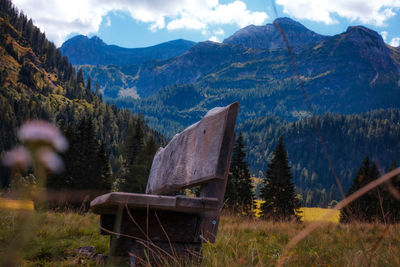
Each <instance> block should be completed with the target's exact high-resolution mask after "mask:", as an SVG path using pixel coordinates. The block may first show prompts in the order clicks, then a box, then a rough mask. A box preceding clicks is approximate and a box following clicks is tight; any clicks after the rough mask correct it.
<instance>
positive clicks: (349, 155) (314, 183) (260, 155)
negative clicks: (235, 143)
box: [238, 109, 400, 206]
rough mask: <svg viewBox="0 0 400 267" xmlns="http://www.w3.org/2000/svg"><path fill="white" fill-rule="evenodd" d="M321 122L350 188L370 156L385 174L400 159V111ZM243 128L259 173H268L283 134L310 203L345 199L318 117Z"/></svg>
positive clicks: (252, 123)
mask: <svg viewBox="0 0 400 267" xmlns="http://www.w3.org/2000/svg"><path fill="white" fill-rule="evenodd" d="M315 120H316V124H317V125H318V128H319V129H320V133H321V136H322V138H323V140H324V142H325V144H326V147H327V150H328V153H329V155H330V157H331V159H332V162H333V166H334V168H335V172H336V174H337V175H338V177H339V179H340V181H341V183H342V185H343V187H344V191H345V192H346V190H347V189H348V188H349V187H350V186H351V183H352V181H353V177H354V175H355V173H356V171H357V170H358V168H359V166H360V164H361V162H362V160H363V159H364V158H365V156H369V157H370V158H371V159H372V160H374V161H375V162H376V164H377V166H378V168H379V170H380V172H381V173H385V172H386V171H387V170H388V169H389V167H390V165H391V164H392V162H393V161H395V160H398V159H399V158H400V142H399V140H400V110H399V109H389V110H379V111H374V112H370V113H365V114H359V115H338V114H326V115H323V116H318V117H316V119H315ZM238 128H239V130H241V131H242V133H243V138H244V142H245V144H246V145H247V148H248V163H249V167H250V169H251V171H252V172H253V174H256V176H258V177H263V176H264V173H263V172H264V171H265V169H266V167H267V163H268V162H269V160H270V157H271V154H272V151H273V149H274V148H275V146H276V145H277V142H278V140H279V137H280V136H282V137H283V139H284V142H285V144H286V149H287V150H288V154H289V159H290V161H291V165H292V172H293V174H294V182H295V184H296V187H297V190H298V192H299V193H301V194H302V197H303V201H304V204H306V205H308V206H310V205H311V206H326V205H327V204H329V202H330V200H332V199H340V198H341V197H340V192H339V190H338V188H337V187H336V185H335V184H336V182H335V178H334V176H333V174H332V171H331V170H330V169H329V164H328V161H327V158H326V156H325V153H324V151H323V148H322V145H321V143H320V141H319V138H318V135H317V131H316V129H315V126H314V123H313V122H312V119H304V120H300V121H297V122H286V121H283V120H282V119H279V118H277V117H264V118H258V119H254V120H249V121H246V122H245V123H243V124H241V125H240V126H239V127H238Z"/></svg>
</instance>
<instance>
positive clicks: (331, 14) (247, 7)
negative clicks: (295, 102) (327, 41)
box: [13, 0, 400, 47]
mask: <svg viewBox="0 0 400 267" xmlns="http://www.w3.org/2000/svg"><path fill="white" fill-rule="evenodd" d="M13 3H14V4H15V5H16V6H17V7H18V8H19V9H21V10H23V11H24V13H25V14H27V15H28V17H31V18H32V19H33V20H34V22H35V24H36V25H38V26H39V27H40V28H41V29H42V30H44V31H45V32H46V35H47V37H48V38H49V39H50V40H52V41H54V42H55V43H56V44H57V45H58V46H60V45H61V44H62V42H63V41H65V40H66V39H68V38H70V37H72V36H74V35H76V34H84V35H88V36H93V35H97V36H99V37H100V38H101V39H103V40H104V41H105V42H106V43H108V44H116V45H119V46H123V47H144V46H150V45H155V44H158V43H161V42H165V41H169V40H174V39H180V38H182V39H187V40H192V41H196V42H198V41H205V40H213V41H222V40H223V39H224V38H226V37H228V36H230V35H231V34H233V33H234V32H235V31H237V30H238V29H240V28H242V27H244V26H246V25H248V24H255V25H263V24H266V23H271V22H272V21H273V20H274V19H275V18H276V13H275V11H274V4H273V2H272V1H271V0H236V1H235V0H219V1H218V0H68V1H58V0H13ZM275 7H276V11H277V15H278V17H283V16H287V17H291V18H292V19H295V20H297V21H299V22H300V23H302V24H304V25H305V26H306V27H307V28H309V29H311V30H313V31H315V32H317V33H320V34H326V35H334V34H338V33H341V32H343V31H345V30H346V29H347V27H348V26H350V25H364V26H367V27H369V28H371V29H373V30H375V31H377V32H378V33H380V34H381V35H382V36H383V37H384V39H385V41H386V42H387V43H389V44H391V45H393V46H399V45H400V0H368V1H365V0H295V1H293V0H275Z"/></svg>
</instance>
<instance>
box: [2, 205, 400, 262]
mask: <svg viewBox="0 0 400 267" xmlns="http://www.w3.org/2000/svg"><path fill="white" fill-rule="evenodd" d="M20 219H22V220H21V221H22V222H23V221H25V222H26V221H27V220H29V222H35V223H29V224H28V226H29V227H32V225H35V224H36V225H37V226H36V227H35V228H34V229H35V230H34V231H31V233H32V234H31V240H30V241H29V242H28V243H27V244H26V246H25V247H23V248H21V249H20V252H21V251H22V252H21V254H20V256H19V257H20V258H22V259H23V260H22V261H23V262H24V263H25V264H26V265H28V266H30V265H42V266H69V265H77V264H78V263H81V264H83V265H86V266H90V265H95V261H94V260H93V259H88V258H85V257H82V256H78V255H77V253H76V249H77V248H78V247H80V246H89V245H92V246H95V248H96V252H97V253H107V251H108V238H107V237H104V236H100V235H99V234H98V223H99V219H98V216H96V215H94V214H90V213H89V214H85V215H78V214H75V213H51V212H47V213H36V212H31V213H26V212H24V213H17V212H16V211H10V210H0V265H4V260H5V259H10V258H11V256H12V255H13V254H14V255H16V254H15V252H16V251H17V250H15V249H14V247H13V242H14V243H15V240H18V238H19V235H18V230H17V229H18V227H17V226H18V225H19V224H18V221H19V220H20ZM306 226H307V223H304V224H294V223H272V222H265V221H262V220H259V219H246V218H237V217H231V216H228V215H225V216H223V217H222V219H221V223H220V229H219V232H218V238H217V242H216V243H215V244H204V245H203V255H204V259H203V264H204V266H243V265H249V266H255V265H261V266H273V265H274V264H276V262H277V260H278V258H279V256H280V255H281V253H282V251H283V248H284V247H285V245H286V244H287V243H288V241H289V240H290V239H292V238H293V237H294V236H295V235H296V233H298V232H299V231H300V230H301V229H304V227H306ZM28 229H32V228H28ZM25 233H26V232H25ZM24 235H25V236H29V233H28V234H24ZM24 235H23V236H24ZM382 237H383V238H382ZM381 238H382V240H381ZM380 240H381V241H380ZM399 243H400V226H396V225H395V226H389V227H387V228H385V226H383V225H379V224H370V225H366V224H353V225H340V224H332V223H326V224H323V225H322V226H321V227H320V228H319V229H317V230H316V231H315V232H313V233H312V234H311V235H309V236H308V237H307V238H306V239H305V240H303V241H302V242H300V243H299V244H298V245H297V247H295V248H294V249H293V250H292V251H291V252H290V259H289V262H288V264H287V265H285V266H368V265H371V266H399V264H400V262H399V260H398V259H399V258H400V250H399V249H398V244H399ZM6 255H7V256H6Z"/></svg>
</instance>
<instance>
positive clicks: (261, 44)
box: [224, 18, 325, 49]
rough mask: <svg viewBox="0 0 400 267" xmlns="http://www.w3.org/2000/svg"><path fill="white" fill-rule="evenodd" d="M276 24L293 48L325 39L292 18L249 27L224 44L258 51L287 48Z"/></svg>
mask: <svg viewBox="0 0 400 267" xmlns="http://www.w3.org/2000/svg"><path fill="white" fill-rule="evenodd" d="M274 24H277V25H278V26H279V27H281V29H282V30H283V31H284V32H285V35H286V37H287V38H288V41H289V44H290V46H291V47H293V48H297V47H301V46H305V45H308V44H313V43H318V42H319V41H321V40H323V39H324V38H325V36H323V35H320V34H317V33H315V32H313V31H311V30H309V29H307V28H306V27H304V26H303V25H302V24H300V23H298V22H296V21H294V20H292V19H290V18H278V19H276V20H275V21H274V22H273V23H272V24H267V25H264V26H254V25H249V26H247V27H245V28H243V29H240V30H239V31H237V32H236V33H234V34H233V35H232V36H230V37H228V38H226V39H225V40H224V43H228V44H240V45H243V46H246V47H249V48H257V49H282V48H286V44H285V42H284V39H283V38H282V35H281V33H280V31H279V29H278V28H277V27H276V26H275V25H274Z"/></svg>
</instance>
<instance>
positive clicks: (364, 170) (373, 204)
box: [340, 156, 383, 223]
mask: <svg viewBox="0 0 400 267" xmlns="http://www.w3.org/2000/svg"><path fill="white" fill-rule="evenodd" d="M378 177H379V172H378V169H377V167H376V165H375V163H374V162H372V163H371V162H370V160H369V157H368V156H367V157H366V158H365V159H364V161H363V162H362V163H361V166H360V169H359V170H358V172H357V174H356V176H355V177H354V180H353V184H352V186H351V187H350V189H349V190H348V191H347V194H346V196H349V195H351V194H353V193H354V192H356V191H357V190H359V189H360V188H362V187H364V186H365V185H367V184H369V183H370V182H372V181H374V180H375V179H377V178H378ZM382 196H383V192H382V189H381V187H377V188H374V189H372V190H371V191H369V192H367V193H366V194H364V195H363V196H361V197H360V198H358V199H356V200H355V201H353V202H352V203H350V204H349V205H348V206H347V207H345V208H343V209H342V210H341V211H340V222H342V223H349V222H351V221H361V222H373V221H376V220H378V221H383V217H382V209H381V204H380V203H382V201H383V199H382Z"/></svg>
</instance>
